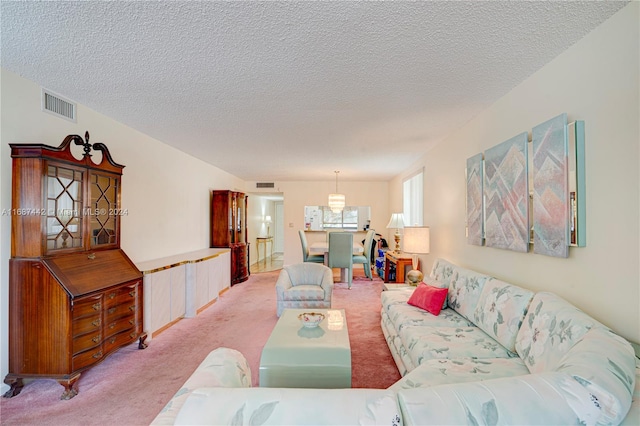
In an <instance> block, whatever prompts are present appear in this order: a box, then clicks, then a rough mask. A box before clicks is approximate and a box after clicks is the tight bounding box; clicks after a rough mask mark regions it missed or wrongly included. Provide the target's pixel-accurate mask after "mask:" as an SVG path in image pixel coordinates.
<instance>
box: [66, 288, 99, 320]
mask: <svg viewBox="0 0 640 426" xmlns="http://www.w3.org/2000/svg"><path fill="white" fill-rule="evenodd" d="M102 308H103V300H102V295H101V294H99V295H97V296H92V297H87V298H83V299H78V300H75V301H74V302H73V318H74V319H76V318H81V317H84V316H90V315H96V313H97V314H99V313H100V312H101V311H102Z"/></svg>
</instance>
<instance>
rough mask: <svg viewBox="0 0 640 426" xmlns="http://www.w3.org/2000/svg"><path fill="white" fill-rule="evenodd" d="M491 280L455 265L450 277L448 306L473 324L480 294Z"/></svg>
mask: <svg viewBox="0 0 640 426" xmlns="http://www.w3.org/2000/svg"><path fill="white" fill-rule="evenodd" d="M489 278H490V277H488V276H487V275H483V274H480V273H478V272H474V271H471V270H469V269H465V268H462V267H460V266H455V265H453V271H452V273H451V275H450V276H449V293H448V295H447V306H448V307H449V308H451V309H454V310H455V311H456V312H458V313H459V314H460V315H462V316H463V317H465V318H466V319H468V320H469V321H472V322H473V320H474V318H473V317H474V313H475V311H476V307H477V305H478V300H479V299H480V294H481V293H482V289H483V288H484V284H485V282H486V281H487V280H488V279H489Z"/></svg>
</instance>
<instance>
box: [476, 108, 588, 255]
mask: <svg viewBox="0 0 640 426" xmlns="http://www.w3.org/2000/svg"><path fill="white" fill-rule="evenodd" d="M531 135H532V137H531V141H529V136H528V133H527V132H524V133H521V134H519V135H517V136H515V137H513V138H511V139H509V140H507V141H504V142H502V143H501V144H499V145H496V146H494V147H492V148H489V149H487V150H486V151H484V153H480V154H476V155H474V156H473V157H471V158H469V159H467V167H466V178H467V202H466V204H467V242H468V243H469V244H473V245H480V246H481V245H485V246H487V247H494V248H500V249H506V250H513V251H518V252H528V251H529V246H530V244H533V252H534V253H538V254H544V255H548V256H555V257H568V256H569V246H570V245H573V246H584V245H586V238H585V229H584V210H585V206H586V205H585V202H584V180H585V176H584V122H582V121H576V122H574V123H571V124H567V114H561V115H559V116H557V117H554V118H552V119H551V120H548V121H546V122H544V123H541V124H539V125H537V126H535V127H534V128H533V130H532V133H531Z"/></svg>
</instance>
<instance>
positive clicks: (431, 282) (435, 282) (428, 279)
mask: <svg viewBox="0 0 640 426" xmlns="http://www.w3.org/2000/svg"><path fill="white" fill-rule="evenodd" d="M423 281H424V283H425V284H427V285H430V286H432V287H437V288H446V289H448V288H449V285H448V284H445V283H444V282H442V281H438V280H436V279H435V278H432V277H424V280H423ZM446 308H447V298H446V297H445V298H444V301H443V302H442V309H446Z"/></svg>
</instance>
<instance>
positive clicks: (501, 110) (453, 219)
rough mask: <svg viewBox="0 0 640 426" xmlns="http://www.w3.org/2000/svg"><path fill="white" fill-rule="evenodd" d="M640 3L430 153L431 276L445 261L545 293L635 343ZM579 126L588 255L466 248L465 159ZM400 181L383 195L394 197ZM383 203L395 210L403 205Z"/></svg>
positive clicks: (638, 334) (427, 258)
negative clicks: (560, 125)
mask: <svg viewBox="0 0 640 426" xmlns="http://www.w3.org/2000/svg"><path fill="white" fill-rule="evenodd" d="M639 9H640V4H639V3H637V2H634V3H632V4H630V5H628V6H627V7H625V8H624V9H623V10H621V11H620V12H619V13H618V14H616V15H615V16H613V17H612V18H611V19H609V20H608V21H607V22H605V23H604V24H602V25H601V26H600V27H598V28H596V29H595V30H594V31H593V32H592V33H590V34H588V35H587V36H586V37H585V38H584V39H582V40H581V41H579V42H578V43H577V44H575V45H574V46H573V47H571V48H570V49H568V50H567V51H566V52H564V53H563V54H561V55H560V56H558V57H557V58H556V59H554V60H553V61H552V62H551V63H549V64H547V65H546V66H545V67H544V68H543V69H541V70H540V71H539V72H537V73H535V74H534V75H532V76H531V77H530V78H529V79H527V80H526V81H524V82H523V83H521V84H520V85H519V86H518V87H516V88H514V89H513V90H512V91H511V92H510V93H508V94H507V95H506V96H504V97H503V98H502V99H500V100H499V101H498V102H496V103H495V104H494V105H493V106H491V107H490V108H489V109H488V110H486V111H485V112H484V113H482V114H481V115H480V116H478V117H476V118H475V119H474V120H472V121H471V122H469V123H467V124H466V125H465V126H464V127H463V128H462V129H460V130H459V131H457V132H456V133H455V134H453V135H452V136H451V137H449V138H447V139H446V140H445V141H444V142H443V143H442V144H440V145H439V146H438V147H436V148H435V149H433V150H432V151H430V152H428V154H427V155H426V156H425V158H424V160H423V164H424V166H425V189H424V196H425V217H424V220H425V225H428V226H430V227H431V253H430V254H429V255H424V256H421V259H422V260H423V262H424V264H425V266H424V267H423V270H427V271H429V270H430V268H431V266H432V264H433V260H434V259H435V258H437V257H443V258H446V259H448V260H450V261H452V262H454V263H457V264H460V265H462V266H465V267H468V268H471V269H474V270H477V271H480V272H483V273H486V274H489V275H493V276H496V277H499V278H501V279H504V280H505V281H508V282H512V283H514V284H518V285H521V286H523V287H527V288H530V289H533V290H546V291H552V292H555V293H556V294H558V295H560V296H561V297H564V298H565V299H568V300H570V301H571V302H572V303H573V304H575V305H576V306H578V307H579V308H580V309H582V310H584V311H586V312H587V313H589V314H590V315H592V316H594V317H595V318H596V319H598V320H599V321H601V322H603V323H604V324H606V325H607V326H609V327H611V328H613V329H614V330H616V331H617V332H619V333H620V334H622V335H623V336H624V337H626V338H627V339H630V340H633V341H635V342H640V313H639V310H640V273H639V264H640V250H639V241H640V235H639V224H640V221H639V220H640V210H639V195H640V194H639V182H640V179H639V174H638V169H639V165H640V161H639V159H640V152H639V145H640V130H639V117H640V109H639V104H640V98H639V90H640V87H639V75H640V74H639V63H640V60H639V57H638V56H639V45H638V44H639V38H640V34H639V24H638V22H640V19H639V18H640V13H639ZM563 112H566V113H567V114H568V116H569V121H573V120H584V121H585V127H586V187H587V191H586V202H587V214H586V216H587V217H586V227H587V228H586V232H587V247H584V248H573V247H572V248H570V255H569V258H568V259H558V258H551V257H547V256H542V255H537V254H533V253H516V252H510V251H507V250H499V249H494V248H487V247H478V246H473V245H469V244H467V243H466V240H465V234H464V229H465V228H464V226H465V178H464V169H465V165H466V159H467V158H468V157H471V156H472V155H474V154H477V153H479V152H482V151H483V150H485V149H487V148H490V147H492V146H494V145H497V144H498V143H500V142H503V141H505V140H507V139H508V138H510V137H512V136H515V135H516V134H518V133H520V132H523V131H527V130H528V131H529V132H530V131H531V128H532V127H533V126H535V125H537V124H539V123H542V122H543V121H545V120H547V119H549V118H552V117H554V116H556V115H558V114H560V113H563ZM401 185H402V177H401V176H399V177H397V178H396V179H394V180H393V182H391V183H390V192H391V193H393V194H397V193H398V192H400V191H401V189H402V186H401ZM391 203H392V204H391V205H392V206H393V207H396V209H401V206H402V199H401V197H400V198H398V197H397V196H394V197H393V199H392V200H391Z"/></svg>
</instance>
